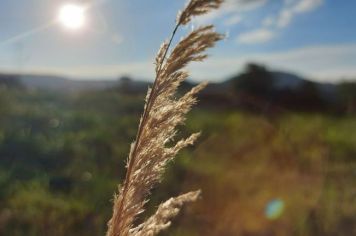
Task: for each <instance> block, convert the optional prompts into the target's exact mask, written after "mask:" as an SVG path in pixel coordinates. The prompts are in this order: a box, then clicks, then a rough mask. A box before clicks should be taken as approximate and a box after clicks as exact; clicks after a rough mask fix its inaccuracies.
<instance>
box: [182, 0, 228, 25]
mask: <svg viewBox="0 0 356 236" xmlns="http://www.w3.org/2000/svg"><path fill="white" fill-rule="evenodd" d="M223 2H224V0H190V1H189V3H188V4H187V6H186V7H185V9H184V10H183V11H182V12H180V13H179V14H178V16H177V23H178V24H182V25H186V24H188V23H189V22H190V21H191V19H192V17H194V16H199V15H203V14H206V13H208V12H209V11H211V10H213V9H217V8H219V7H220V5H221V4H222V3H223Z"/></svg>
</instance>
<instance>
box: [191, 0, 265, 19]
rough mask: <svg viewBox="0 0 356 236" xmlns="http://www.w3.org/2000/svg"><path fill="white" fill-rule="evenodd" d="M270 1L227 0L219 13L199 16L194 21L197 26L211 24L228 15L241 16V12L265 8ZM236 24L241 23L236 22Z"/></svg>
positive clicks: (214, 12)
mask: <svg viewBox="0 0 356 236" xmlns="http://www.w3.org/2000/svg"><path fill="white" fill-rule="evenodd" d="M267 1H268V0H226V1H225V3H224V4H223V5H222V7H221V8H220V9H219V10H218V11H212V12H211V13H209V14H207V15H203V16H199V17H197V18H196V19H194V20H193V22H194V23H195V24H198V25H201V24H206V23H211V22H212V21H213V20H215V19H217V18H220V17H224V16H228V15H233V17H234V16H236V15H240V14H241V12H246V11H252V10H255V9H257V8H259V7H262V6H264V5H265V4H266V3H267ZM236 23H240V22H239V21H236Z"/></svg>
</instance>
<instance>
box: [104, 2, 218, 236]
mask: <svg viewBox="0 0 356 236" xmlns="http://www.w3.org/2000/svg"><path fill="white" fill-rule="evenodd" d="M221 3H222V0H191V1H190V2H189V3H188V4H187V6H186V7H185V9H184V10H183V11H182V12H180V13H179V14H178V17H177V21H176V27H175V28H174V30H173V33H172V36H171V38H170V39H169V40H168V41H167V42H165V43H163V45H162V46H161V48H160V50H159V52H158V54H157V57H156V63H155V64H156V70H155V71H156V78H155V81H154V84H153V86H152V88H151V89H149V91H148V94H147V97H146V104H145V109H144V112H143V115H142V117H141V120H140V124H139V128H138V132H137V136H136V141H135V142H134V143H132V145H131V149H130V154H129V158H128V162H127V172H126V177H125V180H124V183H123V185H122V187H120V189H119V193H118V195H115V199H114V206H113V215H112V218H111V219H110V221H109V223H108V232H107V236H131V235H132V236H133V235H134V236H141V235H142V236H143V235H145V236H146V235H157V234H158V233H159V232H160V231H161V230H163V229H166V228H167V227H169V225H170V220H171V219H172V218H173V217H174V216H175V215H176V214H178V212H179V209H180V208H181V207H182V206H183V205H184V204H185V203H188V202H192V201H195V200H196V199H197V198H198V197H199V194H200V191H196V192H190V193H187V194H183V195H181V196H178V197H176V198H171V199H170V200H168V201H167V202H165V203H163V204H161V205H160V206H159V207H158V210H157V212H156V213H155V214H154V215H153V216H151V217H150V218H148V219H147V220H146V221H145V222H144V223H142V224H140V225H138V226H135V225H134V222H135V220H136V219H137V217H138V216H139V215H140V214H141V213H142V212H143V211H144V206H145V204H146V202H147V201H148V195H149V194H150V191H151V189H152V188H153V187H154V186H155V185H156V184H157V183H158V182H159V181H160V179H161V176H162V174H163V172H164V170H165V167H166V165H167V163H168V162H169V161H171V160H172V159H173V158H174V157H175V156H176V154H177V153H178V152H179V150H181V149H182V148H184V147H186V146H188V145H192V144H193V143H194V141H195V140H196V139H197V138H198V137H199V133H196V134H192V135H191V136H190V137H188V138H186V139H183V140H180V141H178V142H174V137H175V136H176V133H177V126H178V125H180V124H183V123H184V121H185V116H186V114H187V112H189V111H190V109H191V107H192V106H193V105H194V104H195V103H196V97H195V96H196V94H197V93H198V92H199V91H200V90H202V89H203V88H204V87H205V86H206V84H205V83H202V84H200V85H198V86H196V87H194V88H193V89H192V90H191V91H189V92H188V93H186V94H185V95H183V96H182V97H181V98H176V91H177V88H178V87H179V85H180V83H181V82H182V81H184V80H185V79H187V78H188V72H187V71H185V70H184V68H185V67H186V66H187V65H188V64H189V63H190V62H193V61H203V60H204V59H205V58H206V57H207V55H206V54H205V51H206V49H208V48H210V47H213V46H214V44H215V43H216V42H217V41H219V40H221V39H222V38H223V36H222V35H220V34H218V33H216V32H215V31H214V28H213V26H211V25H209V26H205V27H201V28H198V29H196V30H194V31H193V32H191V33H190V34H188V35H187V36H186V37H185V38H184V39H182V40H181V41H180V42H179V43H178V44H177V45H176V46H175V47H174V49H173V50H171V52H170V53H169V51H170V47H171V44H172V41H173V38H174V36H175V34H176V32H177V30H178V28H179V27H180V26H181V25H186V24H188V23H189V22H190V21H191V19H192V17H194V16H198V15H201V14H205V13H207V12H209V11H210V10H213V9H216V8H218V7H219V6H220V5H221ZM172 142H174V145H173V146H172V145H168V144H171V143H172Z"/></svg>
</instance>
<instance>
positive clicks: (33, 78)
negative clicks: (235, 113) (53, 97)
mask: <svg viewBox="0 0 356 236" xmlns="http://www.w3.org/2000/svg"><path fill="white" fill-rule="evenodd" d="M149 84H150V83H149V82H147V81H139V80H135V79H131V78H129V77H121V78H119V79H117V80H110V79H96V80H78V79H77V80H75V79H70V78H65V77H60V76H47V75H7V74H0V86H1V87H13V88H21V89H30V90H45V91H54V92H61V93H72V92H78V91H87V90H112V91H117V92H120V93H124V94H137V95H144V94H146V92H147V88H148V86H149ZM195 85H196V83H194V82H190V81H186V82H184V83H183V84H182V85H181V87H180V91H181V92H184V91H188V90H189V89H191V88H192V87H193V86H195ZM355 94H356V85H355V83H353V82H350V83H340V84H331V83H320V82H314V81H311V80H308V79H306V78H303V77H302V76H299V75H296V74H292V73H288V72H283V71H270V70H268V69H267V68H266V67H264V66H261V65H257V64H248V65H247V66H246V69H245V70H244V71H243V72H242V73H240V74H236V75H235V76H233V77H231V78H229V79H227V80H225V81H223V82H219V83H210V84H209V85H208V86H207V88H206V89H205V90H203V91H202V92H201V93H200V94H199V99H200V101H201V103H200V104H202V105H203V106H209V107H217V108H232V109H236V108H242V109H249V110H265V109H266V108H268V109H271V108H273V109H275V110H300V111H330V110H333V111H335V110H336V111H339V110H348V111H352V112H353V111H355V110H356V95H355ZM273 109H272V110H273Z"/></svg>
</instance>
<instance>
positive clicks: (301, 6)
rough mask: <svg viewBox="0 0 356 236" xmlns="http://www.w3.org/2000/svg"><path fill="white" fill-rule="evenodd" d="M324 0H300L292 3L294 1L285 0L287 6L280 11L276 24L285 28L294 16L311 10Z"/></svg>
mask: <svg viewBox="0 0 356 236" xmlns="http://www.w3.org/2000/svg"><path fill="white" fill-rule="evenodd" d="M323 1H324V0H299V1H298V2H296V3H294V5H292V2H289V1H287V2H285V7H284V8H283V9H282V10H281V11H280V13H279V15H278V17H277V21H276V26H277V27H278V28H284V27H286V26H288V25H289V24H290V23H291V22H292V20H293V18H294V17H296V16H298V15H299V14H303V13H306V12H310V11H313V10H315V9H316V8H318V7H320V6H321V5H322V3H323Z"/></svg>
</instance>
